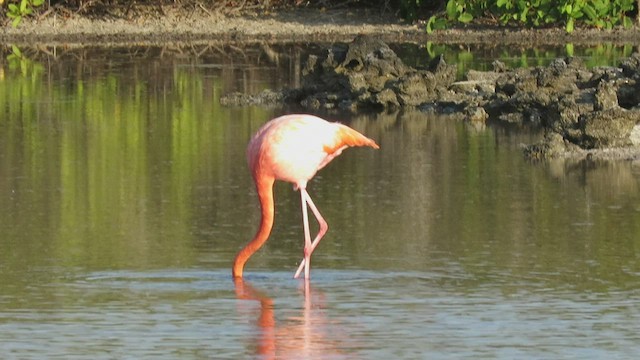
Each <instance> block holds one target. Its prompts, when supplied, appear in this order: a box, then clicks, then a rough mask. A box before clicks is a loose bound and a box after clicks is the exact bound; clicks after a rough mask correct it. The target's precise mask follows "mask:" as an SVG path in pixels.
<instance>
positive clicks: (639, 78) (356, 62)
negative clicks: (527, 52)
mask: <svg viewBox="0 0 640 360" xmlns="http://www.w3.org/2000/svg"><path fill="white" fill-rule="evenodd" d="M220 101H221V103H222V104H224V105H228V106H238V105H241V106H242V105H249V104H253V105H256V104H260V105H267V104H282V103H293V104H297V105H301V106H303V107H305V108H308V109H312V110H313V109H319V108H322V109H334V108H339V109H343V110H352V111H361V110H374V111H396V110H399V109H402V108H406V107H411V108H418V109H421V110H423V111H428V112H433V113H437V114H449V115H450V116H453V117H456V118H460V119H463V120H465V121H468V122H471V123H474V124H482V125H484V124H486V123H492V122H503V123H518V124H523V125H528V126H537V127H542V128H543V129H544V131H545V134H546V135H545V137H544V140H543V141H541V142H540V143H538V144H530V145H528V146H526V147H525V149H524V152H525V155H526V156H527V157H529V158H532V159H543V158H554V157H576V156H578V157H589V158H606V159H630V160H640V105H639V104H640V53H636V54H634V55H632V56H631V57H630V58H628V59H625V60H623V61H622V62H621V64H620V66H619V67H597V68H593V69H587V68H586V66H585V65H584V64H583V63H582V62H581V61H580V60H579V59H577V58H561V59H556V60H555V61H553V62H552V63H551V64H550V65H549V66H546V67H533V68H527V69H524V68H519V69H509V68H507V67H506V65H504V64H503V63H500V62H498V61H496V62H494V69H493V71H486V72H481V71H473V70H470V71H468V72H467V73H466V75H465V79H464V80H463V81H456V68H455V66H452V65H448V64H446V62H445V60H444V59H443V58H436V59H435V60H434V61H433V62H432V63H431V64H430V66H429V67H428V68H427V69H414V68H412V67H410V66H407V65H405V64H404V63H403V62H402V60H400V59H399V58H398V56H397V55H396V54H395V53H394V52H393V50H391V49H390V48H389V46H387V44H386V43H385V42H383V41H382V40H380V39H379V38H377V37H375V36H365V35H361V36H357V37H356V38H355V39H354V40H353V41H352V42H350V43H347V44H345V43H338V44H334V45H333V46H332V47H330V48H328V49H326V52H325V53H324V54H322V55H319V56H314V55H312V56H310V57H309V59H307V61H306V63H305V65H304V66H303V79H302V85H301V87H300V88H296V89H275V90H266V91H263V92H262V93H260V94H241V93H232V94H226V95H225V96H223V97H222V98H221V100H220Z"/></svg>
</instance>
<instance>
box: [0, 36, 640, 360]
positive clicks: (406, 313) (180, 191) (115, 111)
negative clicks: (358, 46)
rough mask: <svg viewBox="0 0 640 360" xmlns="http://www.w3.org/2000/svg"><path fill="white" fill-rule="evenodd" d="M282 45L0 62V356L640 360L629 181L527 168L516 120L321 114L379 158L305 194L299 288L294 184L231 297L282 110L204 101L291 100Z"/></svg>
mask: <svg viewBox="0 0 640 360" xmlns="http://www.w3.org/2000/svg"><path fill="white" fill-rule="evenodd" d="M241 50H242V51H241ZM278 50H280V53H281V54H284V55H282V57H281V58H278V59H275V58H269V57H267V56H266V55H265V54H266V53H267V52H266V51H265V50H264V49H262V50H261V49H259V48H249V49H233V48H226V49H221V51H217V52H216V51H212V52H210V53H206V54H205V55H203V56H201V57H198V58H192V57H180V56H166V54H165V55H162V54H160V52H157V53H154V51H149V52H148V53H147V54H146V55H144V56H129V55H130V54H122V53H109V52H108V51H105V52H99V51H97V52H89V54H88V55H87V56H86V57H85V58H77V57H74V58H69V59H64V58H63V59H61V60H59V61H56V62H54V63H51V64H48V65H47V66H44V65H43V64H42V63H41V62H27V63H24V64H22V65H23V66H21V67H10V66H6V67H4V68H3V69H2V71H3V72H2V74H3V77H2V78H1V80H0V102H1V103H2V107H1V109H2V110H1V111H2V116H0V227H1V229H2V231H1V232H0V278H1V279H2V290H1V291H0V350H2V354H3V358H9V359H11V358H15V359H28V358H34V359H36V358H37V359H40V358H47V357H48V358H65V359H68V358H69V359H73V358H78V359H80V358H96V359H100V358H110V359H111V358H152V357H153V358H171V359H173V358H198V359H199V358H272V357H274V354H275V355H276V356H277V357H278V358H314V359H315V358H319V359H359V358H362V359H370V358H380V359H388V358H434V359H439V358H487V359H495V358H501V359H513V358H531V359H539V358H564V359H588V358H592V359H601V358H607V359H609V358H610V359H630V358H636V357H638V356H639V355H640V345H638V344H640V335H638V334H639V333H640V325H638V324H640V305H639V304H638V301H637V299H638V298H639V297H640V282H639V279H640V192H639V188H640V167H639V166H638V165H637V164H635V163H631V162H613V163H594V162H590V161H577V162H572V163H565V162H560V161H554V162H548V163H530V162H527V161H526V160H525V159H524V158H523V156H522V152H521V148H520V146H521V144H523V143H530V142H533V141H535V140H537V139H538V138H539V136H540V134H538V133H536V132H535V131H531V130H529V129H522V128H517V127H511V128H502V127H496V126H489V127H486V128H477V127H472V126H468V125H466V124H464V123H461V122H455V121H451V120H450V119H446V118H437V117H434V116H433V115H427V114H424V113H421V112H415V111H405V112H402V113H396V114H357V115H350V114H344V113H331V114H326V113H321V114H320V115H322V116H325V117H330V118H331V119H333V120H340V121H343V122H345V123H348V124H349V125H350V126H352V127H354V128H356V129H358V130H360V131H362V132H363V133H365V134H367V135H368V136H369V137H371V138H373V139H375V140H376V141H377V142H378V143H379V144H380V146H381V149H380V150H377V151H376V150H372V149H349V150H347V151H345V152H344V153H343V155H341V156H340V157H339V158H337V159H336V160H335V161H334V162H333V163H331V164H330V165H329V166H327V167H326V168H325V169H323V170H322V171H321V172H320V173H319V174H318V176H317V177H316V178H315V179H314V180H313V181H312V182H311V183H310V184H309V191H310V194H311V196H312V197H313V198H314V201H315V203H316V204H317V205H318V207H319V209H320V211H321V212H322V213H323V215H324V216H325V218H326V220H327V221H328V223H329V226H330V230H329V233H328V234H327V236H326V237H325V239H324V240H323V242H322V243H321V245H320V246H319V247H318V249H317V251H316V253H315V254H314V260H313V268H312V281H311V283H310V285H309V286H308V287H305V284H304V282H303V281H298V280H293V279H291V276H292V275H293V272H294V271H295V269H296V267H297V264H298V261H300V259H301V255H302V242H303V240H302V239H303V238H302V222H301V216H300V209H299V206H300V205H299V202H300V200H299V194H298V193H297V192H294V191H293V189H292V187H291V185H289V184H278V185H277V186H276V189H275V191H276V202H277V204H276V224H275V226H274V230H273V233H272V237H271V240H270V241H269V242H268V243H267V245H266V246H265V248H263V249H261V251H260V252H259V253H258V254H256V255H255V257H254V258H252V259H251V260H250V261H249V263H248V264H247V268H246V269H245V274H246V279H245V281H244V282H242V283H234V282H233V281H232V279H231V276H230V264H231V262H232V259H233V256H234V255H235V253H236V251H237V250H238V249H240V248H241V247H242V246H243V245H244V244H245V243H246V242H247V241H248V240H249V239H250V238H251V237H252V236H253V234H254V232H255V230H256V227H257V224H258V221H259V212H258V208H257V197H256V194H255V191H254V189H253V184H252V182H251V178H250V175H249V173H248V170H247V167H246V165H245V159H244V151H245V146H246V143H247V141H248V140H249V138H250V136H251V134H252V133H253V132H255V131H256V130H257V129H258V128H259V127H260V125H262V124H263V123H264V122H265V121H267V120H268V119H269V118H272V117H274V116H277V115H279V114H283V113H288V112H291V111H296V109H281V108H251V107H248V108H224V107H221V106H220V105H219V103H218V101H217V100H218V98H219V96H220V94H222V93H224V92H226V91H230V90H238V89H240V90H243V91H249V92H252V91H259V90H261V89H263V88H268V87H271V88H276V87H279V86H282V85H283V84H285V85H286V84H288V85H290V86H295V84H296V82H298V81H299V78H298V77H297V76H296V74H298V70H299V67H298V65H297V64H299V61H300V58H301V56H302V55H301V52H300V51H299V49H296V48H285V49H278ZM109 59H110V60H109Z"/></svg>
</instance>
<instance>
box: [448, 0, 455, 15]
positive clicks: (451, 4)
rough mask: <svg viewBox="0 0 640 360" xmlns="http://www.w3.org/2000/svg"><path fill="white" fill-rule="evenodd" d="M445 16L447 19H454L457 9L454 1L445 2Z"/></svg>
mask: <svg viewBox="0 0 640 360" xmlns="http://www.w3.org/2000/svg"><path fill="white" fill-rule="evenodd" d="M447 16H448V17H449V19H455V18H457V17H458V10H457V9H456V1H455V0H449V1H448V2H447Z"/></svg>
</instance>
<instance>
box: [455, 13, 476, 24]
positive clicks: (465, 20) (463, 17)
mask: <svg viewBox="0 0 640 360" xmlns="http://www.w3.org/2000/svg"><path fill="white" fill-rule="evenodd" d="M458 21H460V22H461V23H465V24H466V23H470V22H471V21H473V15H471V14H469V13H468V12H464V13H462V14H460V16H458Z"/></svg>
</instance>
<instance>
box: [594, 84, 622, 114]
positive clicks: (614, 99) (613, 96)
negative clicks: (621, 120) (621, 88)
mask: <svg viewBox="0 0 640 360" xmlns="http://www.w3.org/2000/svg"><path fill="white" fill-rule="evenodd" d="M595 97H596V101H595V104H594V106H593V108H594V110H596V111H600V110H609V109H613V108H616V107H618V93H617V91H616V87H615V86H614V85H613V83H612V82H609V81H602V82H600V84H598V88H597V89H596V96H595Z"/></svg>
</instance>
